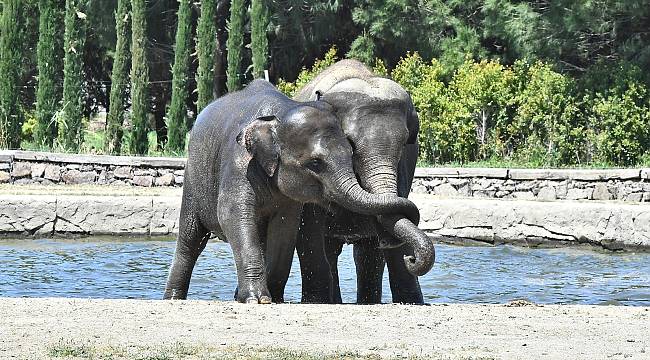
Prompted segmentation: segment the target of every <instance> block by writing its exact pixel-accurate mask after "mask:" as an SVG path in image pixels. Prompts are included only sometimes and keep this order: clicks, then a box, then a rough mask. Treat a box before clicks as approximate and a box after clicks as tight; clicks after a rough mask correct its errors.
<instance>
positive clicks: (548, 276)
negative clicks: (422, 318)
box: [0, 238, 650, 306]
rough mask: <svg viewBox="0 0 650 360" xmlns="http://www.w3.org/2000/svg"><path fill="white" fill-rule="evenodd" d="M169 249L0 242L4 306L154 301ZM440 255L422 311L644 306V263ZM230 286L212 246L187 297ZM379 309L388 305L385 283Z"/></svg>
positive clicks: (558, 252) (230, 272) (556, 252)
mask: <svg viewBox="0 0 650 360" xmlns="http://www.w3.org/2000/svg"><path fill="white" fill-rule="evenodd" d="M174 246H175V244H174V242H173V241H168V240H141V239H137V240H132V239H125V238H88V239H74V240H66V239H43V240H29V239H21V240H11V239H1V240H0V264H2V272H0V296H1V297H75V298H137V299H159V298H161V297H162V292H163V290H164V284H165V280H166V277H167V271H168V269H169V264H170V262H171V258H172V255H173V252H174ZM436 251H437V259H436V260H437V261H436V264H435V265H434V267H433V270H432V271H431V272H429V273H428V274H427V275H425V276H423V277H421V278H420V282H421V285H422V290H423V293H424V297H425V301H427V302H431V303H506V302H509V301H511V300H515V299H526V300H529V301H532V302H535V303H540V304H616V305H634V306H648V305H650V254H635V253H626V254H617V253H609V252H594V251H587V250H578V249H526V248H520V247H513V246H496V247H461V246H448V245H437V247H436ZM341 257H342V259H341V261H340V262H339V264H340V266H339V274H340V277H341V291H342V297H343V301H344V302H353V301H354V299H355V298H356V289H355V284H356V281H355V274H354V266H353V259H352V247H350V246H346V247H344V249H343V253H342V254H341ZM235 286H236V276H235V267H234V262H233V258H232V254H231V251H230V247H229V245H228V244H226V243H222V242H217V241H215V242H211V243H209V244H208V245H207V247H206V249H205V251H204V252H203V254H202V255H201V257H200V258H199V261H198V263H197V267H196V268H195V270H194V274H193V277H192V283H191V286H190V296H189V297H190V298H191V299H218V300H231V299H232V296H233V292H234V289H235ZM300 286H301V284H300V274H299V267H298V264H297V257H296V259H295V260H294V266H293V268H292V272H291V277H290V279H289V283H288V285H287V290H286V296H285V299H287V301H290V302H297V301H300ZM383 301H384V302H389V301H390V290H389V288H388V279H387V275H385V278H384V297H383Z"/></svg>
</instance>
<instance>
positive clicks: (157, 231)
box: [149, 196, 181, 235]
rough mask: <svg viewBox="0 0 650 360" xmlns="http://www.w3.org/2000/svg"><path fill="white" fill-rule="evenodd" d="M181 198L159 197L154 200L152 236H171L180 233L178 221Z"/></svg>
mask: <svg viewBox="0 0 650 360" xmlns="http://www.w3.org/2000/svg"><path fill="white" fill-rule="evenodd" d="M180 210H181V198H180V197H178V196H169V197H167V196H157V197H154V198H153V211H152V214H153V216H152V218H151V226H150V229H149V233H150V234H151V235H170V234H176V233H178V219H179V216H180V212H181V211H180Z"/></svg>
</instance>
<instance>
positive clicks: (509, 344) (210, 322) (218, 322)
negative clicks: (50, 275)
mask: <svg viewBox="0 0 650 360" xmlns="http://www.w3.org/2000/svg"><path fill="white" fill-rule="evenodd" d="M143 354H145V355H143ZM146 354H149V355H146ZM151 354H154V355H155V356H154V355H151ZM66 356H73V357H74V356H77V357H80V358H149V359H152V358H167V359H171V358H218V359H221V358H278V357H283V358H286V359H294V358H323V357H327V356H338V357H346V356H347V358H370V359H377V358H403V357H407V358H408V357H413V358H427V359H428V358H434V359H477V358H480V359H483V358H485V359H492V358H495V359H650V308H649V307H614V306H567V305H553V306H549V305H546V306H536V305H532V304H526V303H524V304H516V303H514V304H507V305H458V304H452V305H432V306H405V305H374V306H358V305H357V306H355V305H301V304H282V305H243V304H237V303H233V302H210V301H176V302H171V301H143V300H85V299H12V298H4V299H2V298H0V358H2V359H5V358H9V359H12V358H18V359H23V358H24V359H32V358H35V359H40V358H47V357H66Z"/></svg>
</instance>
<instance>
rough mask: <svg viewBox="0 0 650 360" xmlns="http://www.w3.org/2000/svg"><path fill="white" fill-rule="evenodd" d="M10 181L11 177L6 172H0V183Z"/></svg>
mask: <svg viewBox="0 0 650 360" xmlns="http://www.w3.org/2000/svg"><path fill="white" fill-rule="evenodd" d="M9 181H11V175H9V173H8V172H6V171H0V183H7V182H9Z"/></svg>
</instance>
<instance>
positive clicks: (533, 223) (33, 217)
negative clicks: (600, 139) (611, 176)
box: [0, 194, 650, 251]
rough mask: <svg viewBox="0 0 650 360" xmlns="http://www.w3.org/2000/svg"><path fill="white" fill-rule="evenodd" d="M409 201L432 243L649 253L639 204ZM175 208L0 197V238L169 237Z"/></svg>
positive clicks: (644, 209)
mask: <svg viewBox="0 0 650 360" xmlns="http://www.w3.org/2000/svg"><path fill="white" fill-rule="evenodd" d="M411 199H412V200H413V201H414V202H415V203H416V205H417V206H418V207H419V208H420V211H421V221H420V224H419V227H420V228H421V229H422V230H424V231H425V232H427V233H428V234H429V235H430V236H432V237H433V238H434V239H437V240H438V241H447V242H453V243H457V242H461V243H462V242H466V241H467V240H470V241H480V242H486V243H490V244H499V243H515V244H523V245H526V246H531V247H534V246H539V245H551V246H563V245H580V244H589V245H591V246H596V247H602V248H606V249H611V250H627V249H630V250H644V251H650V206H647V205H644V204H625V203H621V202H610V203H604V202H559V201H555V202H541V201H508V200H492V199H440V198H437V197H435V196H432V195H422V194H414V195H412V196H411ZM180 204H181V197H180V196H168V197H165V196H89V195H86V196H72V195H57V196H48V195H0V234H2V235H5V236H24V235H36V236H47V235H51V234H77V235H106V234H111V235H173V234H176V233H177V232H178V216H179V213H180Z"/></svg>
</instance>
